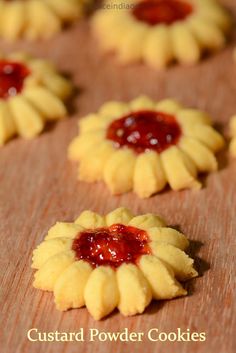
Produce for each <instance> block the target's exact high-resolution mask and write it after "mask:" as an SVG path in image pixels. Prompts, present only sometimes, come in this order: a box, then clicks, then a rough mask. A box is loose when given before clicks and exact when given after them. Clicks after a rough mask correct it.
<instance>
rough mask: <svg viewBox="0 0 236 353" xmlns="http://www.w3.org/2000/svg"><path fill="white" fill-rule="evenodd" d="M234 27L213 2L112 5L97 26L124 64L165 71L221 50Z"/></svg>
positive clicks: (152, 0)
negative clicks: (135, 63)
mask: <svg viewBox="0 0 236 353" xmlns="http://www.w3.org/2000/svg"><path fill="white" fill-rule="evenodd" d="M230 23H231V20H230V17H229V15H228V13H227V12H226V11H225V9H223V8H222V7H221V6H220V5H219V3H217V1H214V0H141V1H140V0H112V1H111V0H109V1H107V2H106V3H105V5H104V8H103V9H102V10H99V11H98V12H97V13H95V15H94V18H93V20H92V27H93V30H94V33H95V35H96V36H97V37H98V39H99V40H100V42H101V45H102V47H103V48H104V49H105V50H107V51H116V52H117V54H118V56H119V59H120V61H121V62H124V63H127V62H133V61H139V60H143V61H144V62H146V63H148V64H149V65H151V66H153V67H155V68H163V67H165V66H167V65H168V64H169V63H170V62H172V61H173V60H177V61H179V62H181V63H183V64H191V63H196V62H197V61H199V60H200V57H201V54H202V52H205V51H206V50H207V51H213V50H218V49H220V48H222V47H223V46H224V44H225V37H226V32H227V31H228V29H229V27H230Z"/></svg>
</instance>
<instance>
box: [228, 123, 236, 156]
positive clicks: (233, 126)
mask: <svg viewBox="0 0 236 353" xmlns="http://www.w3.org/2000/svg"><path fill="white" fill-rule="evenodd" d="M230 135H231V137H232V140H231V142H230V145H229V149H230V153H231V155H232V156H233V157H236V116H233V117H232V118H231V120H230Z"/></svg>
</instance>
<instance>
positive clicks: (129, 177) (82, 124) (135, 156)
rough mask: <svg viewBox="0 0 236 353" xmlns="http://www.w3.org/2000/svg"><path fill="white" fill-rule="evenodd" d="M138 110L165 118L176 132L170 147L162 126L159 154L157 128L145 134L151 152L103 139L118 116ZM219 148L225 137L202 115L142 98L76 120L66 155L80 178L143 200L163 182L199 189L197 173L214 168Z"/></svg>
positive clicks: (121, 131)
mask: <svg viewBox="0 0 236 353" xmlns="http://www.w3.org/2000/svg"><path fill="white" fill-rule="evenodd" d="M140 111H141V112H142V111H147V112H151V113H154V114H156V113H157V112H158V113H157V114H159V113H161V114H166V115H168V116H170V118H171V119H172V120H173V122H174V124H175V125H176V124H177V125H178V128H179V130H180V135H179V137H178V139H176V141H175V143H173V144H172V143H171V138H172V136H171V133H172V132H171V129H170V130H168V129H169V126H168V125H167V127H166V138H167V139H170V144H169V145H167V146H166V148H164V149H163V150H161V151H158V149H157V150H156V149H155V147H158V143H159V141H158V140H155V133H157V134H158V129H159V128H160V129H161V128H162V126H161V125H160V126H159V125H158V126H157V128H156V130H155V131H154V129H153V126H151V127H150V131H149V130H148V131H149V133H150V136H151V137H153V138H152V141H151V143H152V144H154V149H152V148H147V149H146V150H143V151H142V153H136V151H135V144H134V145H133V146H132V144H130V145H125V146H117V145H116V143H115V142H114V141H113V140H111V139H110V138H109V137H108V135H107V133H108V131H109V128H110V126H112V124H116V122H117V121H119V119H120V118H122V117H124V116H129V115H130V116H132V114H136V113H137V112H140ZM167 119H168V117H167ZM134 123H135V121H134ZM131 125H132V124H131ZM164 128H165V126H164ZM125 131H126V128H125V127H124V128H123V129H118V130H117V134H118V135H119V134H121V135H122V134H124V133H125ZM148 131H147V135H148ZM134 137H135V139H136V140H137V141H136V142H137V143H139V136H138V137H137V138H136V136H134V135H131V134H130V136H129V137H128V139H133V138H134ZM223 145H224V139H223V138H222V136H221V135H220V134H219V133H218V132H217V131H216V130H214V129H213V127H212V126H211V119H210V117H209V116H208V115H207V114H205V113H203V112H201V111H198V110H195V109H190V108H186V107H184V106H182V105H181V104H179V103H177V102H176V101H174V100H172V99H166V100H163V101H160V102H155V101H153V100H151V99H149V98H148V97H145V96H141V97H139V98H137V99H134V100H133V101H131V102H129V103H123V102H116V101H114V102H108V103H105V104H104V105H103V106H102V107H101V108H100V109H99V111H98V112H97V113H94V114H89V115H88V116H86V117H85V118H83V119H81V120H79V136H78V137H76V138H75V139H74V140H73V141H72V142H71V144H70V146H69V149H68V156H69V158H70V159H71V160H74V161H79V162H80V166H79V179H80V180H83V181H87V182H95V181H100V180H103V181H105V183H106V184H107V186H108V187H109V189H110V191H111V192H112V194H122V193H125V192H128V191H131V190H133V191H134V192H135V193H137V194H138V196H139V197H142V198H145V197H149V196H151V195H153V194H155V193H157V192H159V191H161V190H163V189H164V188H165V186H166V185H167V184H169V185H170V187H171V188H172V189H174V190H180V189H184V188H193V189H199V188H201V183H200V181H198V180H197V175H198V173H199V172H211V171H215V170H217V160H216V158H215V156H214V153H216V152H217V151H219V150H220V149H221V148H222V147H223ZM160 147H161V146H160Z"/></svg>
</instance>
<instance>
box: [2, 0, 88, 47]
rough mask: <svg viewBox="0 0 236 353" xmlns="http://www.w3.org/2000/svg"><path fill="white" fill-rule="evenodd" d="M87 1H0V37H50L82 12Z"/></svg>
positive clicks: (13, 38) (11, 38) (12, 38)
mask: <svg viewBox="0 0 236 353" xmlns="http://www.w3.org/2000/svg"><path fill="white" fill-rule="evenodd" d="M87 2H88V1H87V0H14V1H6V0H0V37H3V38H5V39H8V40H15V39H17V38H20V37H25V38H28V39H37V38H49V37H51V36H52V35H54V34H55V33H57V32H59V31H60V30H61V29H62V27H63V25H64V24H66V23H68V22H73V21H75V20H76V19H77V18H79V17H81V16H82V15H83V13H84V7H85V4H86V3H87Z"/></svg>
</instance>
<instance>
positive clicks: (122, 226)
mask: <svg viewBox="0 0 236 353" xmlns="http://www.w3.org/2000/svg"><path fill="white" fill-rule="evenodd" d="M188 245H189V242H188V240H187V238H186V237H185V236H184V235H183V234H182V233H180V232H178V231H177V230H175V229H172V228H169V227H167V226H166V224H165V222H164V221H163V220H162V219H161V218H160V217H158V216H156V215H153V214H145V215H140V216H136V217H135V216H134V215H133V214H132V213H131V212H130V211H129V210H128V209H126V208H118V209H116V210H114V211H113V212H111V213H109V214H107V215H106V216H100V215H99V214H97V213H94V212H91V211H84V212H83V213H81V214H80V216H79V217H78V219H77V220H76V221H75V222H74V223H63V222H62V223H61V222H59V223H56V224H55V225H54V226H53V227H52V228H51V229H50V230H49V232H48V234H47V236H46V238H45V240H44V241H43V242H42V243H41V244H40V245H39V246H38V247H37V249H36V250H34V253H33V264H32V267H33V268H34V269H37V272H36V274H35V279H34V283H33V286H34V287H35V288H38V289H42V290H47V291H53V292H54V298H55V303H56V307H57V308H58V309H59V310H67V309H70V308H80V307H83V306H84V305H86V307H87V309H88V311H89V312H90V314H91V315H92V316H93V317H94V319H96V320H99V319H101V318H103V317H104V316H106V315H108V314H110V313H111V312H112V311H113V310H114V309H115V308H116V307H117V308H118V309H119V311H120V312H121V313H122V314H123V315H125V316H129V315H135V314H141V313H142V312H143V311H144V310H145V308H146V307H147V306H148V305H149V303H150V302H151V300H152V299H156V300H160V299H172V298H175V297H179V296H183V295H186V294H187V291H186V290H185V289H184V288H183V287H182V285H181V284H180V282H183V281H186V280H189V279H191V278H193V277H196V276H197V275H198V273H197V271H196V270H195V269H194V267H193V260H192V259H191V258H190V257H189V256H188V255H186V253H185V252H184V250H185V249H186V248H187V247H188Z"/></svg>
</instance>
